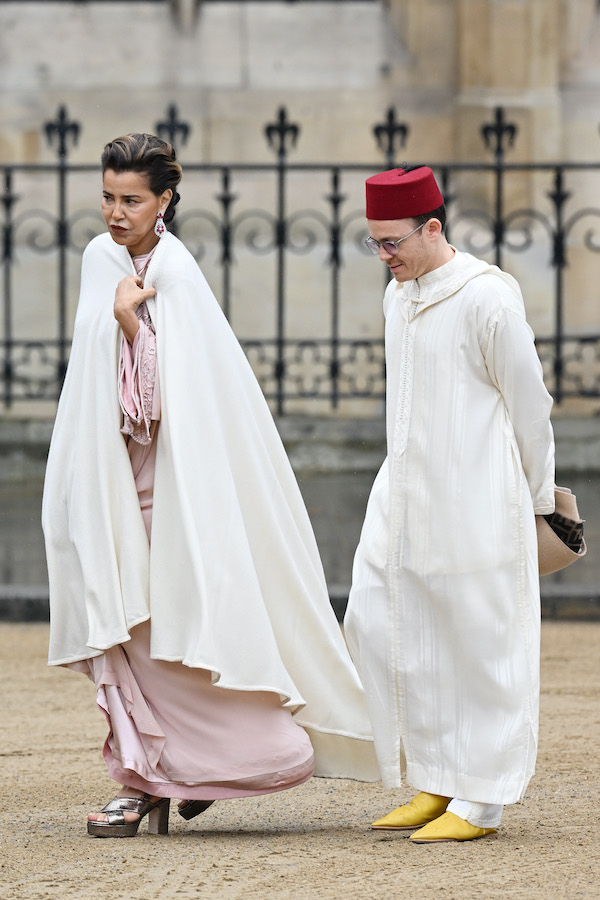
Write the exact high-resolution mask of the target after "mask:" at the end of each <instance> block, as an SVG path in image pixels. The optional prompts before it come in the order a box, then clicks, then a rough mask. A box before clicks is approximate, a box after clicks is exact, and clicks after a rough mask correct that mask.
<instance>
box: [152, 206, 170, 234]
mask: <svg viewBox="0 0 600 900" xmlns="http://www.w3.org/2000/svg"><path fill="white" fill-rule="evenodd" d="M166 230H167V229H166V228H165V223H164V222H163V214H162V213H161V212H160V211H159V212H157V213H156V224H155V226H154V234H155V235H156V236H157V237H159V238H161V237H162V236H163V234H164V233H165V232H166Z"/></svg>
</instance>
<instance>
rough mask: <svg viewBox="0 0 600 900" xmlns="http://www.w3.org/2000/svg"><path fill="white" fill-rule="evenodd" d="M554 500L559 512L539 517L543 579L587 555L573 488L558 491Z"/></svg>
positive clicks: (539, 552)
mask: <svg viewBox="0 0 600 900" xmlns="http://www.w3.org/2000/svg"><path fill="white" fill-rule="evenodd" d="M554 500H555V503H556V508H555V511H554V512H553V513H552V514H551V515H549V516H536V517H535V524H536V527H537V539H538V561H539V570H540V575H550V574H551V573H552V572H558V570H559V569H564V568H565V567H566V566H570V565H571V563H574V562H575V561H576V560H577V559H581V557H582V556H585V554H586V553H587V547H586V544H585V540H584V538H583V522H584V520H583V519H582V518H581V516H580V515H579V510H578V509H577V498H576V497H575V494H573V493H572V492H571V491H570V490H569V488H566V487H555V488H554Z"/></svg>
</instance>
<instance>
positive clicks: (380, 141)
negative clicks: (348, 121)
mask: <svg viewBox="0 0 600 900" xmlns="http://www.w3.org/2000/svg"><path fill="white" fill-rule="evenodd" d="M409 132H410V128H409V127H408V125H407V124H406V122H398V121H396V110H395V108H394V107H393V106H390V107H389V108H388V111H387V113H386V117H385V120H384V121H383V122H379V123H377V124H376V125H374V126H373V134H374V136H375V140H376V141H377V146H378V147H379V149H380V150H381V151H383V153H384V154H385V158H386V160H387V163H388V166H390V167H391V166H393V164H394V160H395V158H396V144H397V145H398V147H397V149H398V150H400V149H401V148H402V147H404V145H405V144H406V139H407V138H408V135H409Z"/></svg>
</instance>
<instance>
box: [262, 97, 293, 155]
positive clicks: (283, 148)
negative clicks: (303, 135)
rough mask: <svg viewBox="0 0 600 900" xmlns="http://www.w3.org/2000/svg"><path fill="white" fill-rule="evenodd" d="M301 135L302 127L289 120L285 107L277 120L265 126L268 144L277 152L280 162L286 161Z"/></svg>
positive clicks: (279, 112) (278, 112) (281, 109)
mask: <svg viewBox="0 0 600 900" xmlns="http://www.w3.org/2000/svg"><path fill="white" fill-rule="evenodd" d="M299 135H300V126H299V125H297V124H296V123H295V122H290V121H289V120H288V114H287V109H286V108H285V106H280V107H279V109H278V110H277V120H276V121H275V122H270V123H269V124H268V125H266V126H265V137H266V139H267V143H268V145H269V147H270V148H271V149H272V150H274V151H275V152H276V154H277V158H278V159H279V161H280V162H283V160H285V158H286V156H287V154H288V152H289V150H290V148H291V147H295V146H296V144H297V143H298V137H299Z"/></svg>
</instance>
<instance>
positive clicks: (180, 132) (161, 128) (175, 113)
mask: <svg viewBox="0 0 600 900" xmlns="http://www.w3.org/2000/svg"><path fill="white" fill-rule="evenodd" d="M191 130H192V129H191V128H190V125H189V123H188V122H184V121H182V120H181V119H180V118H179V110H178V109H177V107H176V106H175V104H174V103H171V105H170V106H168V107H167V117H166V119H165V120H164V122H157V123H156V133H157V135H158V137H162V138H166V139H167V140H168V141H169V142H170V143H171V144H172V145H173V146H174V147H175V148H176V147H177V141H178V139H179V138H181V143H182V145H183V144H187V139H188V138H189V136H190V133H191Z"/></svg>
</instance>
